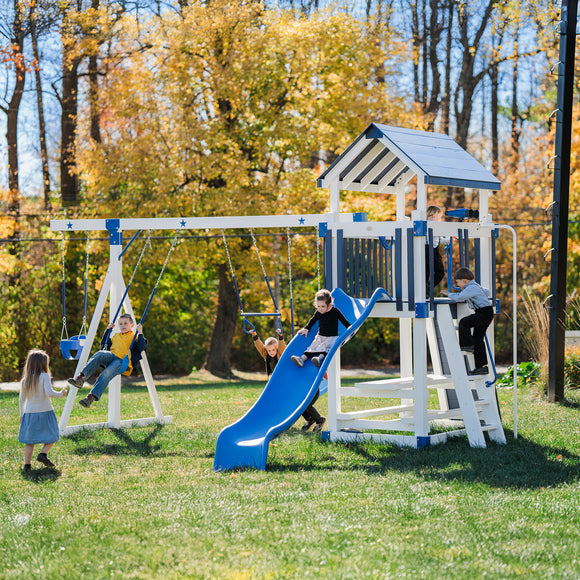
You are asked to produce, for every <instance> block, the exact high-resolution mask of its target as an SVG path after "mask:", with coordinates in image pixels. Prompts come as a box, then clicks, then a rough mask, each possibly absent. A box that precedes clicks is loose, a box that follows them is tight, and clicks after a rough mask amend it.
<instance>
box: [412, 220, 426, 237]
mask: <svg viewBox="0 0 580 580" xmlns="http://www.w3.org/2000/svg"><path fill="white" fill-rule="evenodd" d="M413 234H414V235H415V236H426V235H427V221H426V220H417V221H415V222H413Z"/></svg>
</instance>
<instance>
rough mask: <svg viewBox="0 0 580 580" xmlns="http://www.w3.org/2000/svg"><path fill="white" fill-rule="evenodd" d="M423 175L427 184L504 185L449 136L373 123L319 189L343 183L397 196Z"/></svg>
mask: <svg viewBox="0 0 580 580" xmlns="http://www.w3.org/2000/svg"><path fill="white" fill-rule="evenodd" d="M415 175H418V176H423V177H424V179H425V183H428V184H432V185H445V186H452V187H463V188H467V187H469V188H476V189H490V190H494V191H497V190H499V189H501V182H500V181H499V180H498V179H497V178H496V177H495V176H494V175H492V174H491V173H490V172H489V171H488V170H487V169H486V168H485V167H483V165H481V164H480V163H479V162H478V161H476V160H475V159H474V158H473V157H472V156H471V155H470V154H469V153H467V151H465V149H463V148H461V147H460V146H459V145H458V144H457V143H456V142H455V141H453V139H451V137H449V135H445V134H443V133H430V132H428V131H417V130H415V129H404V128H400V127H389V126H387V125H381V124H379V123H371V124H370V125H369V126H368V127H367V128H366V129H365V130H364V131H363V133H361V134H360V135H359V136H358V137H357V138H356V139H355V140H354V141H353V142H352V143H351V144H350V145H349V146H348V148H347V149H346V150H345V151H344V153H342V155H340V156H339V157H338V158H337V159H336V160H335V161H334V163H332V165H331V166H330V167H329V168H328V169H327V170H326V171H325V172H324V173H323V174H322V175H321V176H320V177H319V178H318V187H329V186H330V184H331V183H333V182H334V181H336V180H338V182H339V188H340V189H349V190H353V191H368V192H375V193H395V192H396V189H395V187H396V186H398V185H401V184H404V183H407V182H408V181H410V180H411V179H412V178H413V177H414V176H415Z"/></svg>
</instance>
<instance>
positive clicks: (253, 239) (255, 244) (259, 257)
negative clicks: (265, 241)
mask: <svg viewBox="0 0 580 580" xmlns="http://www.w3.org/2000/svg"><path fill="white" fill-rule="evenodd" d="M250 235H251V236H252V242H253V243H254V248H255V249H256V254H257V255H258V261H259V262H260V266H261V268H262V274H263V276H264V278H267V275H266V269H265V268H264V264H262V258H261V256H260V250H259V249H258V244H257V242H256V238H255V237H254V232H253V231H252V229H251V228H250Z"/></svg>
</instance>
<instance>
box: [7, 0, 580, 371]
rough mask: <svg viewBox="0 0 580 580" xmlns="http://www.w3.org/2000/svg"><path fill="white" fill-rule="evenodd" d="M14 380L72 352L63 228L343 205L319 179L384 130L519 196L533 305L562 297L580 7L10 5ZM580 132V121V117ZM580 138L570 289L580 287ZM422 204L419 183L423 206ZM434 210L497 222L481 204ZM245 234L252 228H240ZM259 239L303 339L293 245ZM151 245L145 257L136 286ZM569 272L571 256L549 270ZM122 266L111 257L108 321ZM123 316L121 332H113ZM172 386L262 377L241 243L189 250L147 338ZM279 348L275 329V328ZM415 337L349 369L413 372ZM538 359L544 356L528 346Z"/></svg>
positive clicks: (304, 316) (79, 255)
mask: <svg viewBox="0 0 580 580" xmlns="http://www.w3.org/2000/svg"><path fill="white" fill-rule="evenodd" d="M0 7H1V11H0V19H1V21H0V34H1V39H0V40H1V44H0V61H1V64H2V67H1V71H2V75H1V77H0V87H1V88H2V91H1V94H0V111H2V113H3V121H4V123H5V128H6V142H5V144H4V146H3V149H1V150H2V151H3V156H2V165H1V167H0V169H2V171H3V175H2V177H3V183H4V185H3V186H2V187H1V188H0V209H1V221H0V239H1V241H2V243H1V244H0V280H1V286H0V321H1V322H0V380H11V379H15V378H17V377H18V376H19V374H20V372H21V365H22V362H23V360H24V359H25V357H26V353H27V351H28V350H29V349H30V348H44V349H46V350H47V351H48V352H49V353H50V354H51V355H53V360H52V369H53V372H54V374H55V376H59V375H60V376H68V375H70V373H71V372H72V370H74V366H73V363H71V362H65V361H63V360H62V359H61V358H60V356H59V352H58V343H59V339H60V335H61V327H62V307H61V302H60V300H61V290H60V285H61V276H62V273H61V268H62V266H61V240H60V237H59V236H57V235H55V234H54V233H52V232H50V231H49V227H48V225H49V220H50V219H59V218H60V219H63V218H89V217H100V218H109V217H165V216H168V217H169V216H225V215H256V214H280V213H293V214H295V213H306V212H308V213H313V212H324V211H327V210H328V192H327V191H326V190H319V189H317V187H316V177H317V176H318V175H319V174H320V173H321V172H322V171H323V170H324V168H325V167H327V166H328V164H329V163H331V162H332V161H333V160H334V159H335V158H336V156H337V155H339V154H340V153H341V152H342V151H343V150H344V148H345V147H346V146H347V145H348V144H349V143H350V142H351V141H352V140H353V139H354V138H355V137H356V136H357V135H358V134H359V133H360V132H361V131H362V130H363V129H364V128H365V127H366V126H367V125H368V124H369V123H370V122H380V123H384V124H387V125H395V126H403V127H411V128H416V129H421V130H429V131H438V132H443V133H448V134H449V135H451V136H452V137H453V138H454V139H455V140H456V141H457V142H458V143H459V144H460V145H461V146H462V147H464V148H465V149H467V150H468V151H469V152H470V153H471V154H472V155H473V156H474V157H476V158H477V159H478V160H480V162H481V163H482V164H483V165H485V166H486V167H488V168H489V169H490V170H491V171H492V172H493V173H494V174H495V175H497V177H498V178H499V179H500V180H501V181H502V184H503V187H502V191H501V192H498V193H497V194H495V195H494V196H493V198H492V200H491V202H490V208H491V212H492V214H493V217H494V220H495V221H497V222H499V223H507V224H510V225H512V226H514V227H515V228H516V230H517V233H518V276H519V278H518V290H520V291H522V292H523V291H524V290H527V291H529V292H531V293H532V294H533V295H535V296H537V297H538V298H539V299H540V300H543V299H544V298H545V297H546V296H547V295H548V294H549V290H548V288H549V263H547V262H546V261H545V259H544V254H545V253H546V251H547V250H548V249H549V247H550V245H551V227H550V225H551V222H550V217H549V216H548V215H546V213H545V208H546V207H547V206H548V204H549V203H550V201H551V195H552V182H553V173H552V170H551V168H550V166H549V165H548V163H549V161H550V158H551V157H552V155H553V151H554V146H553V140H554V133H555V126H554V125H555V123H552V122H551V121H550V119H549V117H550V113H551V112H552V111H553V109H555V108H556V106H555V103H556V87H557V76H556V70H557V69H554V72H552V66H553V64H554V63H556V62H557V60H558V56H557V55H558V41H559V35H558V34H557V30H556V25H557V23H558V21H559V4H558V3H553V2H549V1H545V0H541V1H531V2H530V1H525V2H524V1H501V0H481V1H469V2H467V1H459V0H445V1H438V0H390V1H388V0H367V1H365V2H363V1H354V2H349V3H348V4H344V5H338V6H337V5H333V6H329V5H326V3H323V2H293V1H289V2H264V3H263V2H251V1H248V2H239V1H237V2H236V1H233V2H232V1H226V0H211V1H206V2H199V1H186V0H183V1H180V2H177V3H176V2H152V1H134V2H124V1H117V2H110V1H106V0H90V1H87V0H75V1H71V0H60V1H59V2H54V1H48V0H38V1H34V0H26V1H24V0H10V1H9V0H0ZM574 115H575V119H577V117H578V111H577V110H575V113H574ZM578 151H579V143H578V139H577V138H576V137H575V135H574V132H573V143H572V173H571V200H570V224H569V228H570V242H569V248H568V260H569V262H568V263H569V272H568V278H567V279H568V291H569V294H570V296H571V298H573V297H574V294H575V289H576V288H577V287H578V277H579V268H578V266H579V262H580V248H579V247H578V183H577V182H578V180H579V179H580V175H579V172H578V168H579V162H578ZM414 203H415V191H414V186H411V187H410V188H409V192H408V204H409V206H410V207H412V206H413V205H414ZM429 203H436V204H439V205H441V206H443V207H444V208H445V209H451V208H455V207H472V208H474V209H475V208H477V191H473V192H472V191H469V190H468V191H467V192H464V191H463V190H457V189H453V188H443V187H433V188H430V189H429ZM341 211H364V212H367V213H368V217H369V220H377V219H393V217H394V213H395V212H394V204H393V200H392V199H390V198H389V197H387V196H383V195H373V194H364V196H362V195H359V194H356V193H353V192H343V193H342V194H341ZM229 233H231V234H234V233H235V232H229ZM266 233H271V234H278V235H272V236H260V237H258V244H259V246H260V251H261V254H262V258H263V260H264V266H265V268H266V271H267V272H268V275H269V277H270V279H271V280H272V281H273V283H274V286H275V289H276V290H275V291H276V293H277V295H278V297H279V299H280V302H281V305H282V308H283V309H284V316H283V323H284V328H285V334H286V337H287V338H288V339H289V338H290V325H289V278H288V267H287V245H286V244H287V239H286V236H285V232H275V231H272V232H266ZM163 235H164V233H163V232H154V233H153V236H154V238H162V239H154V240H153V249H152V251H151V252H149V253H147V254H146V255H145V258H144V261H143V263H142V267H141V268H140V270H139V271H138V272H137V274H136V277H135V282H134V284H133V287H132V293H131V296H132V301H133V306H134V308H135V310H136V312H137V313H138V314H139V313H140V312H141V310H142V309H143V308H144V306H145V303H146V301H147V298H148V295H149V293H150V291H151V289H152V287H153V284H154V283H155V280H156V278H157V274H158V272H159V269H160V267H161V264H162V263H163V259H164V257H165V253H166V252H167V249H168V247H169V245H170V243H171V239H166V238H163ZM142 243H143V242H142V241H137V242H135V244H134V245H135V247H134V248H131V250H129V252H127V254H126V259H125V264H126V268H127V272H129V271H130V268H132V267H133V265H134V264H135V262H136V260H137V256H138V253H139V251H140V249H141V244H142ZM228 244H229V246H230V252H231V255H232V258H233V262H234V267H235V269H236V276H237V278H238V283H239V285H240V290H241V294H242V300H243V301H244V306H245V307H246V308H247V309H248V310H252V311H258V310H264V311H269V310H270V309H271V305H269V294H268V291H267V288H266V286H265V284H264V283H263V280H262V277H261V271H260V268H259V263H258V260H257V258H256V256H255V254H253V250H252V245H251V239H250V238H248V237H247V236H246V237H240V236H232V237H230V238H228ZM292 255H293V263H292V274H293V289H294V303H295V306H296V319H297V322H296V324H297V328H300V327H301V326H302V325H303V324H304V323H305V322H306V321H307V320H308V318H309V316H310V314H311V311H312V306H311V301H312V297H313V295H314V292H315V291H316V290H317V289H318V280H317V278H318V276H317V260H316V258H317V239H316V236H315V232H313V231H312V232H307V233H303V234H302V235H297V236H293V237H292ZM547 259H549V258H547ZM65 261H66V290H67V320H68V327H69V334H77V332H78V329H79V328H80V326H81V321H82V315H83V287H84V281H83V278H84V268H85V239H84V237H83V236H79V235H76V236H75V235H67V240H66V244H65ZM107 263H108V242H107V240H105V239H104V236H102V235H101V236H100V237H99V235H98V234H97V233H95V234H94V235H92V239H91V243H90V267H89V273H90V277H89V295H88V305H89V312H88V316H89V320H90V314H91V311H92V308H93V307H94V305H95V302H96V298H97V296H98V291H99V289H100V286H101V284H102V282H103V279H104V274H105V272H106V268H107ZM511 270H512V259H511V239H509V238H508V237H507V236H506V237H505V238H504V237H503V236H502V237H501V238H500V241H499V244H498V257H497V272H498V285H499V288H498V290H499V296H500V299H501V309H502V312H503V313H507V314H502V315H501V316H498V317H496V322H497V326H498V328H499V329H500V332H497V333H496V340H497V345H496V347H497V350H498V360H502V359H504V360H508V359H509V358H510V357H511V352H510V349H511V339H510V338H509V337H510V331H509V327H510V324H511V321H510V320H509V316H508V314H509V313H510V312H511ZM105 324H106V321H105V320H103V329H104V326H105ZM145 326H146V329H145V330H146V335H147V336H148V338H149V339H150V345H151V346H150V350H149V353H148V354H149V358H150V361H151V363H152V367H153V369H154V372H156V373H187V372H190V371H191V370H192V369H193V368H201V367H202V366H204V365H205V366H206V367H207V368H208V369H209V370H210V371H211V372H213V373H215V374H218V375H222V376H228V375H230V374H231V372H232V368H239V369H245V370H250V369H261V368H262V362H261V359H260V358H259V357H258V355H257V353H255V351H254V350H253V345H252V340H251V338H249V337H248V336H246V335H244V334H243V332H242V331H241V323H240V319H239V315H238V310H237V301H236V298H235V294H234V292H233V286H232V283H231V276H230V274H229V272H228V267H227V259H226V255H225V252H224V248H223V242H222V241H221V235H220V234H219V232H207V235H205V233H204V232H201V233H199V234H194V233H191V235H186V236H184V238H183V239H181V240H180V242H179V244H178V247H177V249H176V251H175V252H174V254H173V256H172V258H171V261H170V263H169V265H168V267H167V270H166V273H165V276H164V278H163V280H162V282H161V285H160V288H159V291H158V293H157V296H156V298H155V300H154V302H153V304H152V307H151V311H150V314H148V318H147V321H146V325H145ZM258 330H259V331H260V335H261V336H262V337H263V338H265V337H266V336H268V335H270V334H273V324H272V323H271V322H270V321H265V320H264V321H259V325H258ZM522 330H523V332H527V330H526V328H525V327H524V328H523V329H522ZM397 335H398V326H397V324H396V321H376V320H375V321H371V322H369V323H368V324H365V326H364V328H363V329H362V330H361V332H359V333H358V335H357V340H356V341H350V342H349V344H348V345H347V346H346V347H345V349H344V355H343V362H344V363H345V364H357V365H369V366H370V365H377V364H385V363H393V364H396V363H397V358H396V357H397V354H396V353H397V349H398V347H397V338H398V336H397ZM521 356H522V357H525V356H527V353H526V352H525V351H523V350H522V353H521Z"/></svg>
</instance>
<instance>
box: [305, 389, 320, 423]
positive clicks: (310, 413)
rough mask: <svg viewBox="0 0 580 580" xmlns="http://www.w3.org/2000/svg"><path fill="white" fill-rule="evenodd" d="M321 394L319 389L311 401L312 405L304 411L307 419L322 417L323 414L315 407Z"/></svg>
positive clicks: (313, 419) (316, 419)
mask: <svg viewBox="0 0 580 580" xmlns="http://www.w3.org/2000/svg"><path fill="white" fill-rule="evenodd" d="M319 395H320V391H318V390H317V391H316V395H314V397H313V398H312V401H310V405H308V407H306V409H305V410H304V413H302V416H303V417H304V419H306V421H318V420H319V419H320V418H321V417H322V415H321V414H320V413H319V412H318V411H317V410H316V409H315V408H314V403H316V401H317V400H318V397H319Z"/></svg>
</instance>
